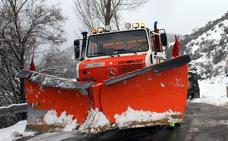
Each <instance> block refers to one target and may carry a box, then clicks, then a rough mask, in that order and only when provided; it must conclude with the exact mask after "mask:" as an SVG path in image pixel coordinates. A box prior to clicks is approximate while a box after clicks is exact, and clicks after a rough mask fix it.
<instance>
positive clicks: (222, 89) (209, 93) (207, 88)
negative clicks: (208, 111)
mask: <svg viewBox="0 0 228 141" xmlns="http://www.w3.org/2000/svg"><path fill="white" fill-rule="evenodd" d="M199 86H200V98H198V99H194V100H193V101H192V102H196V103H208V104H213V105H216V106H225V105H228V98H227V90H226V87H228V85H227V84H224V83H211V82H210V81H201V82H199Z"/></svg>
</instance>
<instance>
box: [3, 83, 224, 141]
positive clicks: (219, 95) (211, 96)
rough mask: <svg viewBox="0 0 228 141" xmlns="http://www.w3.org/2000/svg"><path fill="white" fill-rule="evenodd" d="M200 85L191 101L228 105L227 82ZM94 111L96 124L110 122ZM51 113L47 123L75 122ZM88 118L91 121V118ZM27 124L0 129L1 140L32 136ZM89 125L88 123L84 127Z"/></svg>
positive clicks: (6, 140) (21, 122)
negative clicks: (196, 97) (196, 95)
mask: <svg viewBox="0 0 228 141" xmlns="http://www.w3.org/2000/svg"><path fill="white" fill-rule="evenodd" d="M199 85H200V98H198V99H194V100H192V101H191V102H196V103H208V104H213V105H216V106H227V107H228V98H227V90H226V87H227V86H228V85H227V83H212V82H211V81H201V82H199ZM92 113H96V114H95V115H96V117H97V118H98V117H102V118H101V119H103V120H102V121H101V120H98V119H97V120H95V121H93V122H95V123H96V124H95V125H97V126H100V125H106V124H109V123H108V121H106V120H104V119H105V117H104V116H103V115H102V114H101V113H100V112H99V111H96V110H95V111H93V112H91V115H94V114H92ZM49 114H50V115H54V116H47V117H46V118H47V119H46V122H47V123H48V122H50V121H52V122H53V121H56V123H60V120H61V123H65V124H69V123H74V122H72V121H73V120H72V117H70V116H66V113H63V114H62V115H61V116H60V117H56V114H55V113H54V114H53V112H52V113H49ZM139 114H140V116H141V115H143V114H141V113H140V112H139ZM98 115H99V116H98ZM50 117H52V118H50ZM89 117H93V116H89ZM119 118H121V119H122V116H121V115H119ZM87 120H88V121H90V120H89V119H87ZM86 123H87V122H86ZM88 123H89V124H88V125H90V124H92V122H88ZM101 123H102V124H101ZM26 124H27V121H20V122H18V123H17V124H15V125H13V126H10V127H8V128H4V129H0V141H12V140H15V139H18V138H21V137H25V136H32V135H33V133H30V132H25V128H26ZM93 124H94V123H93ZM69 125H74V126H73V127H76V126H77V124H76V122H75V123H74V124H69ZM88 125H87V124H86V125H84V126H83V127H85V126H88ZM70 127H71V126H70ZM69 129H70V130H69ZM81 129H82V128H81ZM66 131H72V128H66ZM69 133H70V132H69Z"/></svg>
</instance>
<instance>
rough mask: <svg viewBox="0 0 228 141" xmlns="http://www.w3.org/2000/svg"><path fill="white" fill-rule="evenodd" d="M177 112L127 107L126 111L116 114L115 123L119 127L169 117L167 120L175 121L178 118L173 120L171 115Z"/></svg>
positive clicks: (177, 113)
mask: <svg viewBox="0 0 228 141" xmlns="http://www.w3.org/2000/svg"><path fill="white" fill-rule="evenodd" d="M180 114H181V113H179V112H173V111H167V112H164V113H156V112H150V111H142V110H141V111H137V110H134V109H132V108H131V107H128V109H127V111H126V112H124V113H122V114H121V115H118V114H116V115H115V119H116V124H117V126H118V127H119V128H123V127H128V125H130V124H132V123H133V122H152V121H159V120H163V119H167V118H168V119H169V120H168V122H170V123H176V122H178V120H174V119H173V118H172V115H180Z"/></svg>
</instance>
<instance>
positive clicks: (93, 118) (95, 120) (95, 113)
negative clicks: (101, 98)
mask: <svg viewBox="0 0 228 141" xmlns="http://www.w3.org/2000/svg"><path fill="white" fill-rule="evenodd" d="M103 127H110V122H109V120H108V119H107V117H106V116H105V115H104V113H102V112H100V111H99V110H98V109H95V110H93V109H91V110H90V111H89V114H88V116H87V119H86V121H85V122H84V123H83V124H82V125H81V126H80V128H79V131H81V132H96V130H98V129H99V128H103Z"/></svg>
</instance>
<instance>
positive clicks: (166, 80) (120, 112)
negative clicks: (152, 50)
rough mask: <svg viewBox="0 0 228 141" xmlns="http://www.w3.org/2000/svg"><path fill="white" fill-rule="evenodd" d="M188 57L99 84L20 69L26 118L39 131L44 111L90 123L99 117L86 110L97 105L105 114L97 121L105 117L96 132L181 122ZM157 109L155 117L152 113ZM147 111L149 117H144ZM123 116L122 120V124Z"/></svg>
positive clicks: (95, 107) (185, 91) (81, 122)
mask: <svg viewBox="0 0 228 141" xmlns="http://www.w3.org/2000/svg"><path fill="white" fill-rule="evenodd" d="M189 62H190V57H189V56H187V55H185V56H180V57H177V58H174V59H172V60H169V61H166V62H163V63H160V64H155V65H153V66H149V67H146V68H144V69H140V70H136V71H133V72H130V73H127V74H123V75H120V76H117V77H115V78H112V79H109V80H105V81H104V82H103V83H94V82H84V83H82V82H74V81H71V80H67V79H62V78H58V77H54V76H50V75H45V74H40V73H37V72H31V71H22V72H20V73H19V74H18V77H20V78H25V80H26V81H25V87H26V96H27V102H28V105H29V106H30V108H29V112H28V114H29V115H28V123H29V124H30V125H31V126H30V127H31V128H33V129H35V130H40V128H43V126H41V127H39V125H41V123H44V121H43V119H44V116H45V114H47V111H50V110H55V111H56V112H57V116H60V114H61V113H63V112H64V111H66V113H67V114H69V115H73V118H74V119H76V120H77V123H79V125H82V124H83V123H86V124H85V125H92V124H87V120H88V121H90V122H96V121H97V120H98V121H99V119H97V118H98V117H99V116H96V115H93V116H92V114H91V112H90V111H94V110H95V111H96V110H97V112H101V114H103V116H102V122H101V123H103V119H105V118H107V120H108V121H109V122H107V124H104V125H103V124H102V126H95V127H94V128H99V129H98V130H96V129H95V130H96V131H104V130H108V129H112V128H116V126H115V125H116V124H119V125H120V126H121V128H131V127H140V126H153V125H168V124H169V123H173V122H174V123H177V122H178V123H179V122H182V121H183V118H184V112H185V104H186V99H187V82H188V66H187V63H189ZM129 111H130V112H129ZM89 113H90V114H91V115H89ZM129 114H130V115H132V114H133V117H134V118H135V117H137V116H139V118H138V119H139V120H137V121H136V120H131V121H127V120H128V116H129ZM134 114H136V115H134ZM159 114H160V116H159V118H153V117H151V116H155V117H156V116H157V115H159ZM142 115H143V116H142ZM145 116H149V118H148V119H144V118H145ZM125 117H126V118H125ZM160 117H163V118H160ZM91 118H95V119H96V120H93V119H91ZM124 118H125V119H124ZM131 118H132V116H131V117H130V119H131ZM140 118H141V119H140ZM123 119H124V120H125V122H126V124H125V123H122V121H123ZM130 122H131V123H130ZM44 124H45V123H44ZM35 125H36V126H35ZM37 125H38V128H37ZM125 125H126V126H125ZM124 126H125V127H124ZM57 127H58V126H57ZM82 127H83V126H82ZM45 128H46V127H45ZM89 129H93V127H89Z"/></svg>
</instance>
